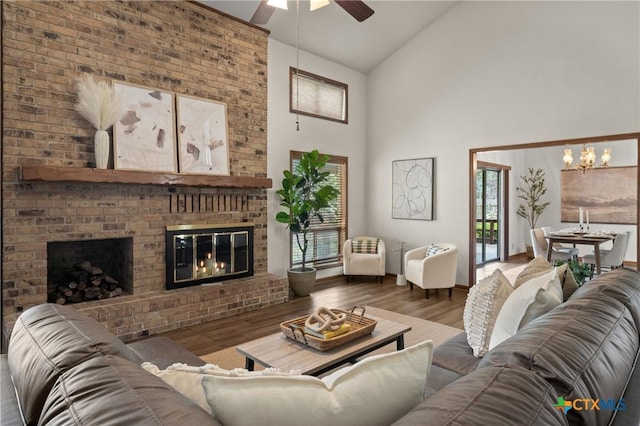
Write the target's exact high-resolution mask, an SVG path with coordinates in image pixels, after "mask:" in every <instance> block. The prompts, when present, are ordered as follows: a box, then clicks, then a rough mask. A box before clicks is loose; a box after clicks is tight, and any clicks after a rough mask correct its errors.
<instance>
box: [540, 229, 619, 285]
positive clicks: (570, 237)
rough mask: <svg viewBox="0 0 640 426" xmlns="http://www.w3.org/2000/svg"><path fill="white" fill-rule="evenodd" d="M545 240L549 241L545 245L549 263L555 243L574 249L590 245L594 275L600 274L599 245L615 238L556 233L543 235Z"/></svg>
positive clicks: (612, 236) (608, 235) (602, 235)
mask: <svg viewBox="0 0 640 426" xmlns="http://www.w3.org/2000/svg"><path fill="white" fill-rule="evenodd" d="M545 238H546V239H547V240H548V241H549V244H548V245H547V260H548V261H549V262H551V254H552V253H553V245H554V244H555V243H560V244H573V247H575V246H576V245H578V244H584V245H592V246H593V253H594V257H595V260H596V274H598V275H599V274H600V272H601V270H600V245H601V244H602V243H606V242H607V241H611V240H613V239H614V238H615V236H614V235H610V234H600V233H599V234H589V233H569V232H566V233H565V232H562V233H560V232H558V233H553V232H552V233H549V234H547V235H545Z"/></svg>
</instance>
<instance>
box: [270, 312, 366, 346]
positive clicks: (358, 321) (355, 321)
mask: <svg viewBox="0 0 640 426" xmlns="http://www.w3.org/2000/svg"><path fill="white" fill-rule="evenodd" d="M356 310H361V311H362V312H361V313H359V314H356V313H355V311H356ZM331 311H332V312H334V313H336V314H342V313H344V314H347V319H346V320H345V324H349V325H350V326H351V331H349V332H347V333H344V334H341V335H339V336H336V337H333V338H331V339H320V338H318V337H316V336H313V335H311V334H308V333H305V332H304V323H305V321H306V320H307V318H309V316H308V315H307V316H304V317H299V318H294V319H292V320H288V321H285V322H283V323H281V324H280V329H281V330H282V332H283V333H284V335H285V336H287V337H288V338H289V339H292V340H295V341H297V342H300V343H303V344H305V345H307V346H310V347H312V348H314V349H317V350H319V351H321V352H325V351H330V350H331V349H334V348H337V347H338V346H341V345H344V344H345V343H348V342H350V341H352V340H354V339H357V338H359V337H363V336H366V335H368V334H371V333H372V332H373V329H374V328H376V324H377V323H378V321H376V320H374V319H371V318H367V317H365V316H364V308H363V307H360V306H356V307H354V308H353V309H351V312H345V311H342V310H340V309H331Z"/></svg>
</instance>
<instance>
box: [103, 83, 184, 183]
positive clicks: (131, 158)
mask: <svg viewBox="0 0 640 426" xmlns="http://www.w3.org/2000/svg"><path fill="white" fill-rule="evenodd" d="M113 87H114V90H115V93H116V96H118V97H120V98H121V99H123V103H124V112H123V114H122V116H121V117H120V119H119V120H117V121H116V122H115V124H114V125H113V146H114V156H113V158H114V168H116V169H121V170H122V169H128V170H142V171H157V172H174V173H175V172H177V171H178V169H177V161H176V158H177V155H176V139H175V114H174V95H173V93H171V92H165V91H162V90H159V89H153V88H149V87H143V86H134V85H130V84H124V83H114V85H113Z"/></svg>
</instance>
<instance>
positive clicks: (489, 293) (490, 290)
mask: <svg viewBox="0 0 640 426" xmlns="http://www.w3.org/2000/svg"><path fill="white" fill-rule="evenodd" d="M512 292H513V287H512V286H511V283H509V280H508V279H507V278H506V277H505V276H504V275H503V274H502V271H501V270H500V269H496V270H495V272H494V273H493V274H491V275H490V276H488V277H486V278H484V279H482V280H480V282H478V284H476V285H474V286H473V287H471V289H470V290H469V294H468V296H467V301H466V303H465V305H464V315H463V321H464V329H465V331H466V332H467V341H468V342H469V346H471V349H473V355H474V356H476V357H478V358H479V357H481V356H483V355H484V354H485V353H486V352H487V351H488V350H489V342H490V340H491V333H492V332H493V327H494V323H495V321H496V318H497V317H498V313H499V312H500V308H501V307H502V305H503V304H504V302H505V300H507V297H509V295H510V294H511V293H512Z"/></svg>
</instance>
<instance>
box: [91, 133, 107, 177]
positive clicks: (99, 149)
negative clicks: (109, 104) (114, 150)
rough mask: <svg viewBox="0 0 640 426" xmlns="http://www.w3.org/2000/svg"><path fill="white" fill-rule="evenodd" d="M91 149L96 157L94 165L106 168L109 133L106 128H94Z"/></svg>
mask: <svg viewBox="0 0 640 426" xmlns="http://www.w3.org/2000/svg"><path fill="white" fill-rule="evenodd" d="M93 149H94V153H95V157H96V167H97V168H98V169H106V168H107V163H109V133H107V131H106V130H96V134H95V136H94V137H93Z"/></svg>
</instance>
